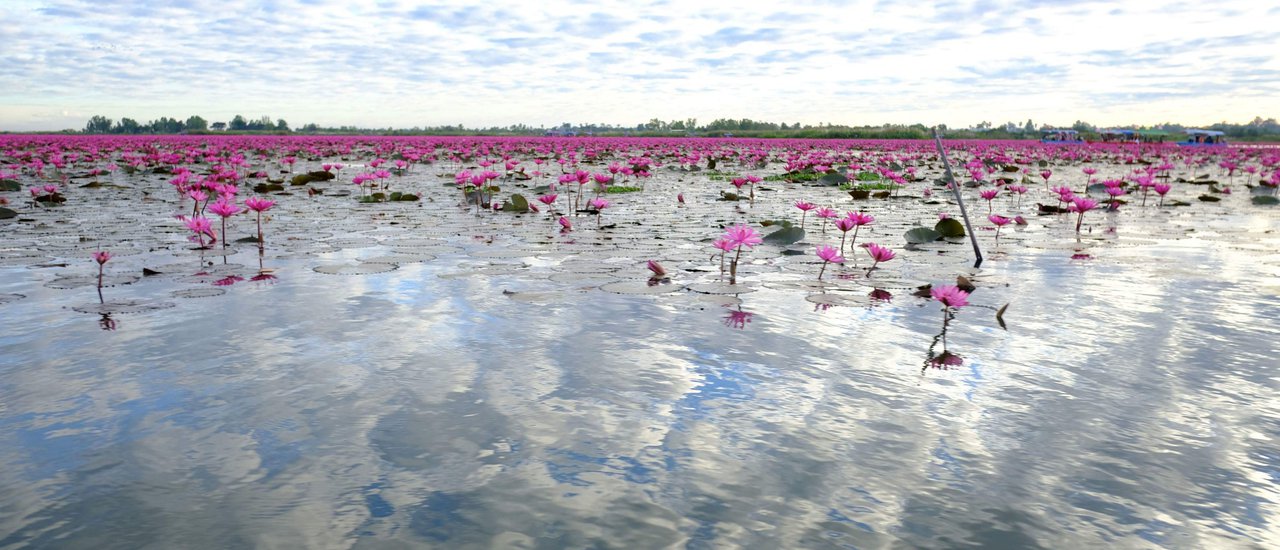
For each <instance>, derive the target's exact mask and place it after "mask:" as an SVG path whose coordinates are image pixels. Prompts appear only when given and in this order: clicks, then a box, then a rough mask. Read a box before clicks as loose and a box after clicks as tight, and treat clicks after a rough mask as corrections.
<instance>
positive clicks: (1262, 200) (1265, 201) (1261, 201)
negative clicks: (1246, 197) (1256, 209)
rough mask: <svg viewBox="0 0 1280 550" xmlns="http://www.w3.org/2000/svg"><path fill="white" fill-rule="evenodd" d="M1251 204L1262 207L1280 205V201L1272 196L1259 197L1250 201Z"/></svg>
mask: <svg viewBox="0 0 1280 550" xmlns="http://www.w3.org/2000/svg"><path fill="white" fill-rule="evenodd" d="M1250 202H1252V203H1253V204H1257V205H1261V206H1270V205H1273V204H1280V199H1278V198H1276V197H1274V196H1271V195H1258V196H1256V197H1253V198H1252V199H1250Z"/></svg>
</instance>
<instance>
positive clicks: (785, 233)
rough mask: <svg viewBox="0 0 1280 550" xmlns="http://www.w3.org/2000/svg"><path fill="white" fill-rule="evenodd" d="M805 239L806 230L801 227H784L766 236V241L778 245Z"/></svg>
mask: <svg viewBox="0 0 1280 550" xmlns="http://www.w3.org/2000/svg"><path fill="white" fill-rule="evenodd" d="M803 239H804V230H803V229H801V228H799V227H794V226H793V227H783V228H782V229H779V230H777V231H774V232H773V233H770V234H768V235H765V236H764V239H763V240H764V242H765V243H768V244H776V245H778V246H786V245H789V244H792V243H795V242H798V241H801V240H803Z"/></svg>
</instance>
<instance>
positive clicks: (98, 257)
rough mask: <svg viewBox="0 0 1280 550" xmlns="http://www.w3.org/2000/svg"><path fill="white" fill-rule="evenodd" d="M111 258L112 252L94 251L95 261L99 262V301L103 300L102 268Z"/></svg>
mask: <svg viewBox="0 0 1280 550" xmlns="http://www.w3.org/2000/svg"><path fill="white" fill-rule="evenodd" d="M110 259H111V253H110V252H107V251H106V250H99V251H97V252H94V253H93V261H95V262H98V302H102V269H103V266H105V265H106V263H107V261H108V260H110Z"/></svg>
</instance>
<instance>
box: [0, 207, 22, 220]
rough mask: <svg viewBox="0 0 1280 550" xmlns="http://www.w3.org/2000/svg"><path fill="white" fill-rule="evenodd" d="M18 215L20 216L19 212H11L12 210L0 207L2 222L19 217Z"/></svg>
mask: <svg viewBox="0 0 1280 550" xmlns="http://www.w3.org/2000/svg"><path fill="white" fill-rule="evenodd" d="M17 215H18V213H17V212H15V211H13V210H10V209H8V208H3V207H0V220H7V219H9V218H12V217H14V216H17Z"/></svg>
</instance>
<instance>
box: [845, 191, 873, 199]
mask: <svg viewBox="0 0 1280 550" xmlns="http://www.w3.org/2000/svg"><path fill="white" fill-rule="evenodd" d="M849 196H850V197H853V198H854V199H855V200H861V199H865V198H867V197H870V196H871V191H868V190H866V189H854V190H852V191H849Z"/></svg>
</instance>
